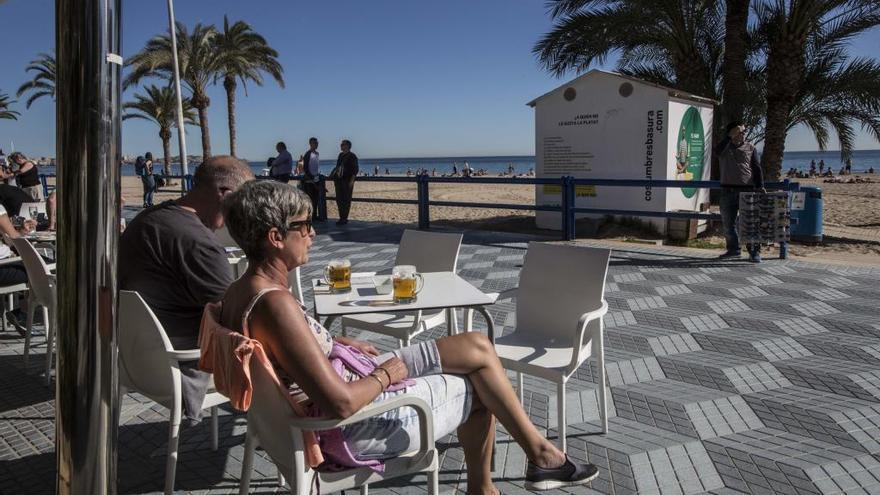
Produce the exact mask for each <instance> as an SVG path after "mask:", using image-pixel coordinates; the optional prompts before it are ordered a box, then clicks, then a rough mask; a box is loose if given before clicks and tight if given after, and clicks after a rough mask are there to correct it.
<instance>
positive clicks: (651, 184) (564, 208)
mask: <svg viewBox="0 0 880 495" xmlns="http://www.w3.org/2000/svg"><path fill="white" fill-rule="evenodd" d="M47 177H54V175H41V176H40V179H41V180H42V181H43V190H44V191H45V192H46V194H48V186H47V183H46V178H47ZM157 177H164V178H165V179H184V180H185V181H186V186H187V189H191V188H192V175H186V176H181V175H169V176H162V175H160V174H157ZM302 178H303V176H301V175H300V176H293V177H291V180H292V181H297V180H301V179H302ZM257 179H259V180H271V177H269V176H257ZM327 180H328V179H327V178H326V177H325V176H323V175H321V176H319V180H318V204H317V210H318V211H317V212H316V216H317V218H319V219H321V220H326V219H327V201H328V200H333V199H336V198H335V197H333V196H327V193H326V187H325V185H326V183H327ZM357 181H358V182H403V183H410V184H415V185H416V199H394V198H357V197H356V198H352V201H353V202H360V203H386V204H404V205H416V206H417V207H418V208H417V209H418V225H419V228H420V229H423V230H427V229H429V228H430V226H431V207H432V206H454V207H463V208H492V209H507V210H528V211H554V212H559V213H561V215H562V238H563V239H564V240H567V241H570V240H573V239H575V238H576V232H575V228H576V223H575V219H576V217H577V214H578V213H590V214H596V215H619V216H627V217H652V218H679V219H696V220H716V221H720V220H721V215H719V214H717V213H702V212H681V211H646V210H627V209H611V208H580V207H577V205H576V199H577V197H576V190H577V189H576V188H577V186H604V187H644V188H692V189H721V183H720V182H719V181H687V180H647V179H582V178H575V177H570V176H565V177H558V178H536V177H517V178H513V177H431V176H427V175H417V176H412V177H399V176H395V177H391V176H388V177H382V176H379V177H358V178H357ZM431 183H435V184H444V183H446V184H519V185H556V186H559V187H560V191H561V201H560V203H559V204H558V205H552V204H551V205H535V204H514V203H480V202H472V201H437V200H433V201H432V200H431V198H430V184H431ZM764 187H765V189H767V190H768V191H789V192H791V191H797V190H799V189H800V184H798V183H797V182H791V181H789V180H788V179H785V180H783V181H781V182H768V183H766V184H764ZM787 251H788V246H787V243H781V244H780V257H781V258H785V257H786V255H787Z"/></svg>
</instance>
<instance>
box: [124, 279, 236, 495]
mask: <svg viewBox="0 0 880 495" xmlns="http://www.w3.org/2000/svg"><path fill="white" fill-rule="evenodd" d="M118 339H119V388H120V391H119V397H120V398H121V397H123V396H124V395H125V394H126V392H128V391H133V392H138V393H140V394H142V395H144V396H146V397H147V398H149V399H150V400H152V401H155V402H156V403H158V404H160V405H162V406H164V407H166V408H168V409H169V410H170V411H171V414H170V418H169V426H168V460H167V461H166V463H165V494H166V495H171V494H172V493H174V476H175V473H176V471H177V442H178V439H179V435H180V419H181V416H182V415H183V402H182V400H183V399H182V397H181V393H182V392H181V384H180V368H179V364H180V362H181V361H193V360H196V359H198V358H199V356H200V354H201V351H200V350H199V349H189V350H182V351H177V350H174V347H172V345H171V341H170V340H169V339H168V336H167V335H166V334H165V329H164V328H162V324H161V323H160V322H159V320H158V319H157V318H156V315H155V314H153V311H152V310H151V309H150V308H149V306H147V303H146V302H144V300H143V299H142V298H141V296H140V294H138V293H137V292H134V291H127V290H123V291H119V335H118ZM225 402H229V399H227V398H226V397H224V396H223V395H221V394H220V393H218V392H216V391H214V390H213V382H212V384H211V386H210V387H209V389H208V393H207V394H206V395H205V400H204V402H203V403H202V409H208V408H210V409H211V448H212V449H213V450H217V443H218V438H217V437H218V417H217V406H218V405H219V404H223V403H225Z"/></svg>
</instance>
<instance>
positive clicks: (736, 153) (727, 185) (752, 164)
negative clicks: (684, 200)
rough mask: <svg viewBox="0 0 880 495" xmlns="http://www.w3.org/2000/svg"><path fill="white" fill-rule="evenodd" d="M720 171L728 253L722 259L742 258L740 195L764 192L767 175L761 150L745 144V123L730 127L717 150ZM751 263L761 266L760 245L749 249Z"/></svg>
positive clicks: (723, 221)
mask: <svg viewBox="0 0 880 495" xmlns="http://www.w3.org/2000/svg"><path fill="white" fill-rule="evenodd" d="M715 152H716V153H717V154H718V162H719V165H720V168H721V187H722V190H721V204H720V206H721V222H722V225H723V227H724V237H725V239H726V241H727V251H726V252H725V253H724V254H722V255H721V256H720V257H721V258H739V257H740V254H741V251H740V246H739V235H738V234H737V231H736V217H737V214H738V213H739V193H741V192H744V191H746V192H748V191H755V190H759V191H761V192H765V191H764V174H763V173H762V172H761V165H760V161H759V160H758V150H757V149H756V148H755V145H753V144H752V143H750V142H748V141H746V127H745V126H744V125H743V124H742V122H732V123H730V124H728V126H727V137H725V138H724V140H723V141H721V142H720V143H719V144H718V147H717V148H715ZM746 248H747V249H748V252H749V261H751V262H753V263H760V262H761V254H760V249H761V246H760V245H757V246H755V245H748V246H746Z"/></svg>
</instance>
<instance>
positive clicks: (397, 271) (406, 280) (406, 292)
mask: <svg viewBox="0 0 880 495" xmlns="http://www.w3.org/2000/svg"><path fill="white" fill-rule="evenodd" d="M391 281H392V283H393V284H394V302H396V303H401V304H406V303H411V302H413V301H415V300H416V294H418V293H419V291H421V290H422V287H423V286H424V285H425V279H424V278H423V277H422V274H421V273H418V272H416V267H415V266H413V265H398V266H395V267H394V269H393V270H391Z"/></svg>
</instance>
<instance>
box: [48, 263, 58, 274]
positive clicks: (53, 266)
mask: <svg viewBox="0 0 880 495" xmlns="http://www.w3.org/2000/svg"><path fill="white" fill-rule="evenodd" d="M55 265H56V263H49V264H48V265H46V269H47V270H49V271H50V272H54V271H55V269H56V266H55Z"/></svg>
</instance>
